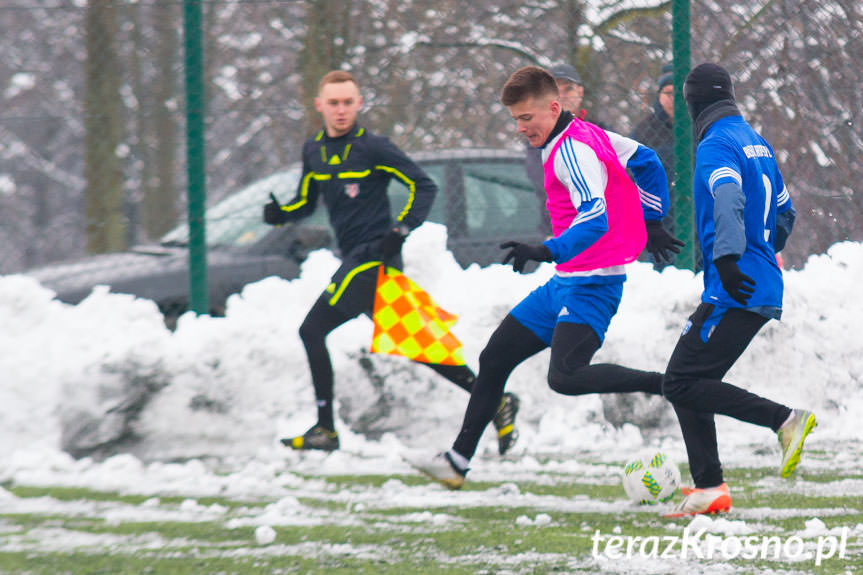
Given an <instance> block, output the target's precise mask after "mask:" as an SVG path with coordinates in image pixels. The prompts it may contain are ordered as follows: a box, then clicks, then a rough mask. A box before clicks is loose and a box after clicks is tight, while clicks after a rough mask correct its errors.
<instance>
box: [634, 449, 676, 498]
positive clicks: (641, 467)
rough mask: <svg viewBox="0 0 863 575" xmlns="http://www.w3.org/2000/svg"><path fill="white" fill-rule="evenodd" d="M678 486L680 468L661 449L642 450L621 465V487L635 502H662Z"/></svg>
mask: <svg viewBox="0 0 863 575" xmlns="http://www.w3.org/2000/svg"><path fill="white" fill-rule="evenodd" d="M679 487H680V469H678V467H677V464H676V463H674V461H672V459H671V458H670V457H668V455H666V454H665V453H663V452H661V451H647V452H644V453H642V454H641V455H639V456H638V457H637V458H635V459H633V460H631V461H629V462H628V463H627V464H626V465H625V466H624V467H623V489H624V490H625V491H626V494H627V495H628V496H629V498H630V499H631V500H633V501H635V502H636V503H642V504H648V505H653V504H654V503H664V502H666V501H668V500H669V499H671V498H672V497H674V494H675V493H676V492H677V489H678V488H679Z"/></svg>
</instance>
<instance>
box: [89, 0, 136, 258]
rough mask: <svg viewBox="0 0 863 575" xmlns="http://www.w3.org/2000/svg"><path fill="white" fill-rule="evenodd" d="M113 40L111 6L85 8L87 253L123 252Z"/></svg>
mask: <svg viewBox="0 0 863 575" xmlns="http://www.w3.org/2000/svg"><path fill="white" fill-rule="evenodd" d="M115 34H116V23H115V18H114V7H113V6H112V3H111V1H110V0H93V1H92V2H90V3H89V4H88V5H87V14H86V45H87V61H86V94H85V96H84V125H85V130H86V133H85V136H84V177H85V179H86V181H87V188H86V191H85V206H86V209H85V214H86V237H87V249H88V251H89V252H91V253H104V252H112V251H118V250H122V249H123V248H125V247H126V238H125V218H124V213H123V169H122V164H121V160H120V157H119V155H118V154H120V151H121V150H120V146H121V144H122V142H123V136H122V134H123V111H122V105H121V100H120V73H119V67H118V63H117V60H116V57H115V52H114V45H113V44H114V36H115Z"/></svg>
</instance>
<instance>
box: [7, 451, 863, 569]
mask: <svg viewBox="0 0 863 575" xmlns="http://www.w3.org/2000/svg"><path fill="white" fill-rule="evenodd" d="M597 465H602V466H603V469H605V468H607V466H608V464H607V463H598V464H597ZM775 473H776V471H775V469H771V468H731V469H726V479H727V481H728V482H729V484H730V485H731V486H732V497H733V500H734V501H733V503H734V507H733V509H732V513H731V514H730V515H729V516H728V517H727V518H728V519H729V520H733V521H745V522H746V524H747V525H748V526H749V527H750V528H751V529H753V530H754V531H755V532H756V534H757V535H759V536H771V535H775V536H778V537H781V538H788V537H790V536H791V535H793V534H796V533H799V532H801V531H802V530H803V529H804V528H805V522H806V520H807V519H809V518H810V515H808V514H807V513H806V512H805V510H807V509H813V510H815V509H831V510H837V511H838V514H836V515H824V516H820V519H821V520H822V521H823V522H824V523H825V525H826V527H827V529H832V528H836V527H840V528H841V527H848V528H849V530H851V531H852V533H858V534H857V535H853V534H852V535H851V538H850V539H849V541H848V545H847V549H846V553H847V555H846V557H845V558H844V559H838V558H832V559H827V560H825V561H824V563H823V564H822V565H820V566H815V565H814V563H813V561H811V560H810V561H802V562H799V563H793V562H789V561H784V560H780V561H774V560H761V559H751V560H743V559H739V558H738V559H732V560H730V562H729V561H725V560H721V559H713V560H707V559H704V560H697V559H691V558H690V559H689V560H688V561H683V560H680V559H679V555H678V556H677V557H678V558H677V559H676V561H671V562H669V563H667V564H666V563H661V562H659V563H657V564H656V565H655V566H654V567H653V568H652V570H651V572H656V573H660V572H667V573H688V572H709V571H710V569H711V565H713V564H715V565H719V564H720V563H723V564H730V565H731V566H732V567H733V572H734V573H735V574H749V573H753V574H755V573H758V574H759V575H760V574H762V573H789V572H791V573H800V572H804V573H818V574H822V573H823V574H826V575H834V574H842V575H844V574H845V573H846V572H851V573H857V572H863V541H861V538H860V536H859V532H854V531H853V530H854V529H855V527H856V525H857V524H858V523H863V510H861V507H863V505H861V504H860V498H859V497H858V496H855V495H853V494H852V495H843V494H840V493H837V494H835V495H829V496H827V495H818V494H810V495H806V494H801V493H799V492H795V493H787V492H785V491H784V489H785V488H786V487H787V486H788V485H792V486H793V484H785V483H784V482H764V481H763V479H764V478H765V477H775ZM857 477H858V474H857V472H849V473H848V474H845V473H843V472H842V471H837V472H828V473H824V472H819V473H813V472H808V473H801V474H800V475H799V476H798V477H797V479H803V480H805V481H807V482H813V483H829V482H833V481H841V480H843V479H851V478H857ZM305 478H306V479H308V480H309V482H308V485H305V486H304V487H303V489H302V497H300V498H299V501H300V503H301V506H300V507H297V508H290V511H289V512H287V515H285V516H284V520H285V523H286V524H276V525H274V529H275V531H276V538H275V541H274V542H272V543H271V544H268V545H260V544H258V543H257V542H256V541H255V526H254V522H253V524H252V525H249V526H242V527H236V528H229V527H228V524H229V522H230V521H232V520H237V519H239V520H249V519H254V518H255V517H257V516H259V515H260V514H261V513H262V512H263V509H264V507H265V506H266V505H268V504H270V503H272V502H274V501H275V500H276V499H277V498H273V497H269V498H268V497H261V498H259V499H251V500H250V499H249V498H246V499H245V500H244V501H237V500H233V499H228V498H223V497H199V498H194V499H196V501H197V502H198V503H199V504H201V505H204V506H209V505H212V504H214V503H217V504H219V505H222V506H224V507H225V508H227V511H226V512H225V513H224V514H222V515H219V516H217V517H216V518H213V517H212V516H208V517H207V518H206V521H193V520H191V519H195V516H194V515H190V516H189V519H190V520H189V521H181V520H173V521H164V520H163V521H148V520H143V519H135V516H134V513H133V514H132V515H131V519H130V520H128V521H119V522H118V521H112V522H110V523H109V522H106V521H105V520H104V518H103V517H104V511H105V509H106V508H107V509H110V506H111V505H112V504H116V505H117V506H118V507H119V506H137V505H140V504H141V503H143V502H144V501H146V500H148V499H150V497H149V496H140V495H127V494H119V493H112V492H103V491H96V490H91V489H86V488H70V487H37V486H27V485H8V486H7V487H6V488H7V489H8V490H9V491H10V492H11V493H13V494H14V495H16V496H17V497H19V498H24V499H27V498H42V497H50V498H53V499H55V500H57V501H59V502H73V501H89V502H93V503H99V505H94V506H93V508H94V509H99V510H100V511H94V513H93V516H87V515H86V514H85V515H84V516H81V513H82V511H81V506H74V509H75V511H70V512H69V514H68V515H65V514H64V512H63V509H64V507H63V505H57V506H56V507H55V508H51V507H50V506H46V508H45V513H39V512H33V513H14V512H8V513H4V512H3V509H2V508H0V574H3V575H5V574H7V573H9V574H12V573H15V574H18V573H21V574H24V573H27V574H40V575H41V574H43V573H44V574H51V575H57V574H69V575H83V574H94V573H110V574H112V575H125V574H130V575H131V574H136V575H137V574H141V573H157V574H159V575H163V574H164V575H181V574H187V573H188V574H193V573H194V574H195V575H198V574H239V575H245V574H258V573H261V574H263V573H266V574H268V575H272V574H280V573H303V574H308V573H311V574H319V573H320V574H327V575H332V574H348V573H350V574H355V573H370V574H372V573H373V574H376V575H379V574H383V575H390V574H392V575H395V574H399V575H401V574H404V573H411V574H414V573H418V574H438V573H440V574H443V573H446V574H456V575H458V574H472V575H475V574H488V575H492V574H500V573H509V574H519V575H521V574H531V575H533V574H544V573H596V572H598V571H600V570H601V567H602V565H603V563H601V562H600V563H597V560H596V559H595V558H594V557H593V556H592V550H593V546H594V541H593V539H592V537H593V535H594V533H595V532H597V531H599V532H600V533H601V534H602V535H603V537H605V538H608V537H612V536H615V535H617V536H621V537H626V538H630V539H632V538H634V537H640V538H641V540H642V541H643V540H646V539H648V538H651V537H653V538H656V537H660V538H661V537H663V536H674V535H681V532H682V530H683V528H684V527H685V526H687V525H688V524H689V523H690V520H688V519H675V520H669V519H664V518H662V517H660V516H659V511H660V508H658V507H651V508H644V509H641V510H638V511H637V512H634V511H633V507H631V506H630V504H629V503H628V502H627V501H626V498H625V495H624V493H623V489H622V487H621V486H620V485H619V484H610V485H609V484H605V483H604V482H605V481H607V479H606V478H605V477H604V474H602V473H600V474H599V478H598V479H597V482H596V483H591V482H590V479H589V477H581V476H568V475H565V474H559V473H557V472H556V473H555V474H553V477H552V478H551V479H552V480H551V481H549V474H542V473H537V481H516V482H513V481H511V480H506V481H504V480H502V481H497V482H495V481H488V482H468V483H467V484H466V485H465V489H464V490H463V492H462V493H468V494H469V495H470V497H468V498H465V497H464V496H463V495H458V494H452V493H450V492H448V491H445V490H443V489H441V488H439V487H438V486H437V485H436V484H433V483H430V482H429V481H427V480H426V479H425V478H423V477H420V476H418V475H395V476H387V475H356V476H354V475H339V476H312V475H308V474H307V475H306V476H305ZM392 480H398V481H400V482H401V483H402V484H403V485H405V486H408V487H411V488H418V489H410V494H409V495H410V497H403V498H402V497H392V493H393V490H392V489H391V487H392V484H389V485H388V482H391V481H392ZM510 483H516V484H517V486H518V497H517V498H514V500H513V502H514V503H515V504H514V505H508V504H507V503H509V502H508V501H507V500H506V498H507V495H505V493H506V491H507V489H506V488H505V489H500V488H501V486H503V485H504V484H510ZM402 491H404V490H396V492H399V493H401V492H402ZM484 491H489V493H488V494H487V496H482V495H480V497H476V495H474V494H475V493H477V492H484ZM350 493H356V494H357V496H358V497H357V501H356V502H353V501H352V502H350V503H348V502H346V501H336V500H334V496H335V495H339V496H340V499H343V498H344V496H345V494H350ZM531 496H536V503H535V504H534V503H532V501H533V500H532V498H531ZM550 498H560V500H563V501H566V500H573V501H578V502H579V503H581V502H586V503H588V504H589V503H590V502H591V501H593V502H596V503H601V505H597V506H596V507H597V508H599V509H603V510H605V509H608V511H595V510H593V511H580V512H573V511H568V510H566V509H564V508H561V509H555V508H551V509H549V508H548V506H549V501H552V502H554V501H556V500H555V499H550ZM185 499H187V497H177V496H167V497H163V496H160V497H159V504H158V506H157V507H155V508H151V507H148V508H147V509H148V510H149V511H152V510H153V509H156V510H161V511H170V512H171V513H182V512H183V510H182V508H181V506H180V504H181V503H182V502H183V501H184V500H185ZM449 501H452V503H451V504H450V503H449ZM465 501H478V503H476V504H468V503H464V502H465ZM407 502H410V503H407ZM615 502H619V505H617V504H615ZM587 507H590V506H589V505H587ZM71 508H72V507H70V509H71ZM753 508H758V509H768V510H769V509H776V510H801V513H800V514H798V515H795V516H794V517H784V516H778V515H777V517H769V515H768V516H766V517H763V518H759V519H745V518H744V517H745V514H740V515H736V514H735V510H738V509H741V510H742V509H753ZM426 511H430V512H431V514H427V515H423V513H424V512H426ZM127 512H128V509H126V510H125V511H124V514H123V515H122V516H128V513H127ZM132 512H134V509H132ZM542 514H544V515H548V516H549V518H550V520H549V521H548V522H545V521H538V518H539V517H540V516H541V515H542ZM813 515H818V514H817V512H814V513H813ZM522 516H524V518H526V519H519V518H520V517H522ZM762 532H763V533H762ZM720 535H721V536H722V537H726V538H728V537H731V536H733V534H729V533H726V534H720ZM77 538H80V541H81V543H79V544H76V541H77ZM154 541H155V542H156V543H155V544H154V543H153V542H154ZM812 541H814V539H813V540H812ZM58 543H60V545H58ZM641 560H642V561H644V560H646V559H641ZM607 561H608V560H607V559H606V563H605V564H606V565H607V564H608V563H607ZM657 561H659V560H658V559H657ZM642 567H643V565H642ZM666 567H667V569H666ZM663 569H666V570H665V571H663ZM633 572H640V570H639V568H638V567H634V568H633Z"/></svg>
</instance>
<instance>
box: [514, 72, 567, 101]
mask: <svg viewBox="0 0 863 575" xmlns="http://www.w3.org/2000/svg"><path fill="white" fill-rule="evenodd" d="M558 95H559V92H558V90H557V84H556V83H555V81H554V77H553V76H552V75H551V74H549V73H548V72H547V71H546V70H544V69H543V68H540V67H539V66H525V67H524V68H519V69H518V70H516V71H515V72H513V73H512V76H510V77H509V80H507V81H506V84H504V85H503V90H501V92H500V102H501V104H503V105H504V106H513V105H515V104H518V103H519V102H523V101H525V100H527V99H529V98H545V97H549V96H551V97H553V98H556V97H557V96H558Z"/></svg>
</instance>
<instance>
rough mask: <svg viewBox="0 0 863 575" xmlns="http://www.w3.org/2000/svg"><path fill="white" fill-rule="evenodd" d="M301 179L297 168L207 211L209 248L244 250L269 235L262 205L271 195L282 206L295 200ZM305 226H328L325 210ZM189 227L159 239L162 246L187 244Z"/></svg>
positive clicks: (254, 185) (174, 230)
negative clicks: (243, 248) (230, 246)
mask: <svg viewBox="0 0 863 575" xmlns="http://www.w3.org/2000/svg"><path fill="white" fill-rule="evenodd" d="M299 179H300V168H299V167H296V168H292V169H290V170H285V171H283V172H278V173H276V174H273V175H271V176H268V177H266V178H263V179H261V180H258V181H256V182H254V183H252V184H250V185H248V186H247V187H245V188H243V189H242V190H240V191H239V192H237V193H234V194H230V195H229V196H228V197H226V198H225V199H224V200H222V201H221V202H219V203H217V204H215V205H214V206H212V207H210V208H208V209H207V212H206V219H207V245H208V246H225V245H234V246H245V245H249V244H252V243H254V242H256V241H258V240H259V239H260V238H262V237H263V236H265V235H266V234H268V233H269V232H270V231H272V229H273V228H272V226H269V225H267V224H265V223H264V221H263V219H262V213H263V207H264V204H266V203H267V202H269V201H270V194H271V193H273V194H275V196H276V197H277V198H278V199H279V201H280V202H282V203H285V202H287V201H288V200H290V199H291V198H293V197H294V194H295V193H296V190H297V183H298V182H299ZM304 222H306V225H308V224H311V225H321V226H328V225H329V220H328V219H327V214H326V210H324V209H321V208H320V207H319V208H318V209H317V210H315V212H314V213H313V214H312V215H311V216H309V217H308V218H306V219H305V220H304ZM188 241H189V226H188V225H187V224H180V225H178V226H177V227H175V228H174V229H173V230H171V231H170V232H168V233H167V234H165V235H164V236H162V243H169V244H186V243H188Z"/></svg>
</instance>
